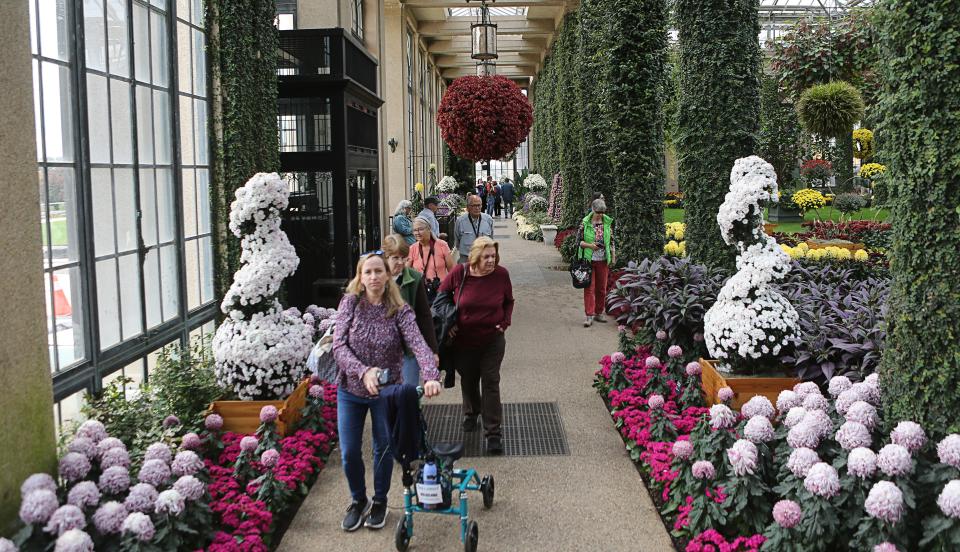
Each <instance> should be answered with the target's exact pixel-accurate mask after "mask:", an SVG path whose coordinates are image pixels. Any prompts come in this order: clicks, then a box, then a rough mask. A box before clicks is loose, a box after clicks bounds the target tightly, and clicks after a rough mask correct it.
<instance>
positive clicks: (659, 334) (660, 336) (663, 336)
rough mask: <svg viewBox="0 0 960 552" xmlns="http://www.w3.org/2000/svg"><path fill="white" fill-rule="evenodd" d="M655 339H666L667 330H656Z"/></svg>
mask: <svg viewBox="0 0 960 552" xmlns="http://www.w3.org/2000/svg"><path fill="white" fill-rule="evenodd" d="M657 340H658V341H666V340H667V332H665V331H663V330H657Z"/></svg>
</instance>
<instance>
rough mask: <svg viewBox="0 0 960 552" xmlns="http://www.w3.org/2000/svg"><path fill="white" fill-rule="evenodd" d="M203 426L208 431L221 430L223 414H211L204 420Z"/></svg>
mask: <svg viewBox="0 0 960 552" xmlns="http://www.w3.org/2000/svg"><path fill="white" fill-rule="evenodd" d="M203 427H205V428H207V430H208V431H220V429H222V428H223V416H221V415H219V414H210V415H209V416H207V417H206V418H204V420H203Z"/></svg>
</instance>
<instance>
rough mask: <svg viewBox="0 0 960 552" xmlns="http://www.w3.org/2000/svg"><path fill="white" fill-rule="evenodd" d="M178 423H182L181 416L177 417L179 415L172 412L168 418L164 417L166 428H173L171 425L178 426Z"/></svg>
mask: <svg viewBox="0 0 960 552" xmlns="http://www.w3.org/2000/svg"><path fill="white" fill-rule="evenodd" d="M178 425H180V418H177V417H176V416H174V415H173V414H171V415H169V416H167V417H166V418H164V419H163V427H164V428H167V429H169V428H171V427H174V426H178Z"/></svg>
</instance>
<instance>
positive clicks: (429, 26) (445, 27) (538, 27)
mask: <svg viewBox="0 0 960 552" xmlns="http://www.w3.org/2000/svg"><path fill="white" fill-rule="evenodd" d="M555 30H556V29H555V26H554V22H553V20H552V19H518V20H510V21H500V22H498V23H497V34H517V35H525V36H526V35H540V36H550V35H551V34H553V32H554V31H555ZM417 32H418V33H420V35H421V36H425V37H434V36H442V37H454V36H470V21H425V22H421V23H420V24H419V25H418V26H417Z"/></svg>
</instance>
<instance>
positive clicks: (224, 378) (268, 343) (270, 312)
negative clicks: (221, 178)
mask: <svg viewBox="0 0 960 552" xmlns="http://www.w3.org/2000/svg"><path fill="white" fill-rule="evenodd" d="M288 196H289V191H288V188H287V185H286V183H285V182H284V181H283V179H282V178H280V176H279V175H278V174H277V173H270V174H266V173H258V174H256V175H254V176H253V178H251V179H250V180H248V181H247V183H246V185H244V186H243V187H242V188H240V189H239V190H237V192H236V197H237V199H236V200H235V201H234V202H233V204H232V205H231V206H230V208H231V211H230V230H231V231H232V232H233V234H234V235H235V236H237V237H238V238H240V240H241V241H240V246H241V248H242V250H243V252H242V253H241V255H240V269H239V270H237V272H236V274H234V280H233V284H231V285H230V290H229V291H228V292H227V294H226V296H225V297H224V298H223V302H222V303H221V305H220V309H221V310H222V311H223V312H224V314H226V315H227V318H226V320H224V322H223V324H221V325H220V327H219V328H217V334H216V336H215V337H214V339H213V354H214V359H215V360H216V374H217V381H218V382H219V383H220V384H221V385H223V386H225V387H228V388H230V389H231V390H233V391H234V392H235V393H236V394H237V396H238V397H240V398H241V399H243V400H253V399H277V398H281V397H285V396H286V395H288V394H290V392H292V391H293V389H294V387H296V385H297V383H298V382H299V381H300V380H301V379H303V376H304V363H305V361H306V359H307V355H308V354H309V353H310V346H311V345H312V338H313V328H312V327H311V326H309V325H308V324H306V323H304V321H303V319H302V318H301V317H300V313H299V311H297V310H296V309H287V310H286V311H285V310H284V309H283V307H282V306H281V305H280V302H279V301H277V293H278V292H279V291H280V285H281V284H282V283H283V280H284V279H285V278H286V277H287V276H289V275H291V274H293V273H294V271H296V269H297V265H298V264H299V263H300V259H299V258H298V257H297V254H296V252H295V251H294V248H293V246H292V245H291V244H290V241H289V240H288V239H287V235H286V234H285V233H284V232H283V231H282V230H281V229H280V222H281V221H280V212H281V210H283V209H284V208H286V206H287V199H288Z"/></svg>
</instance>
